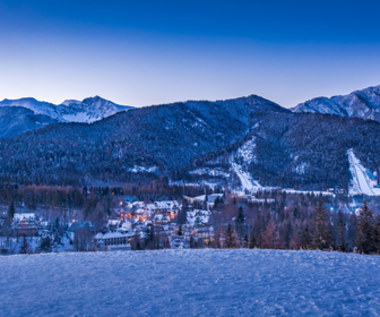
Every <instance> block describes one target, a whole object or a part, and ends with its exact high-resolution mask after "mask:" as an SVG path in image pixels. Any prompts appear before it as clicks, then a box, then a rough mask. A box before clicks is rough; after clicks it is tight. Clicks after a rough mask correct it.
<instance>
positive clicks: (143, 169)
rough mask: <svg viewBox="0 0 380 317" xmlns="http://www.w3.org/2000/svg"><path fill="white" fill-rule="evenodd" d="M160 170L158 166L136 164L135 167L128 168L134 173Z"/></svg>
mask: <svg viewBox="0 0 380 317" xmlns="http://www.w3.org/2000/svg"><path fill="white" fill-rule="evenodd" d="M157 170H158V168H157V166H147V167H145V166H139V165H134V166H133V168H130V169H128V171H129V172H132V173H154V172H156V171H157Z"/></svg>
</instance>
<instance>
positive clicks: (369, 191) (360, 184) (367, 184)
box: [347, 149, 380, 196]
mask: <svg viewBox="0 0 380 317" xmlns="http://www.w3.org/2000/svg"><path fill="white" fill-rule="evenodd" d="M347 155H348V162H349V164H350V172H351V175H352V183H351V186H350V189H349V193H350V195H361V194H363V195H367V196H377V195H380V188H376V187H375V186H374V184H373V182H372V181H371V179H370V178H369V177H368V174H367V172H366V170H365V168H364V167H363V165H362V164H361V162H360V160H359V159H358V158H357V157H356V155H355V153H354V151H353V149H349V150H348V151H347Z"/></svg>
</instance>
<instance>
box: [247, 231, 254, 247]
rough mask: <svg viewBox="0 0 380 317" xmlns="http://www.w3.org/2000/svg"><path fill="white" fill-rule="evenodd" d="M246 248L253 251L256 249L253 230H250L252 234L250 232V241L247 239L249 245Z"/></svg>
mask: <svg viewBox="0 0 380 317" xmlns="http://www.w3.org/2000/svg"><path fill="white" fill-rule="evenodd" d="M248 247H249V248H250V249H253V248H255V247H256V239H255V232H254V231H253V230H252V232H251V237H250V239H249V245H248Z"/></svg>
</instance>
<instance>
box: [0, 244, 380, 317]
mask: <svg viewBox="0 0 380 317" xmlns="http://www.w3.org/2000/svg"><path fill="white" fill-rule="evenodd" d="M0 312H1V315H2V316H90V315H91V316H193V315H196V316H270V315H275V316H282V315H292V316H299V315H307V316H379V315H380V257H379V256H361V255H355V254H343V253H335V252H332V253H327V252H319V251H274V250H207V249H203V250H164V251H141V252H113V253H101V252H98V253H66V254H64V253H60V254H45V255H26V256H21V255H16V256H8V257H0Z"/></svg>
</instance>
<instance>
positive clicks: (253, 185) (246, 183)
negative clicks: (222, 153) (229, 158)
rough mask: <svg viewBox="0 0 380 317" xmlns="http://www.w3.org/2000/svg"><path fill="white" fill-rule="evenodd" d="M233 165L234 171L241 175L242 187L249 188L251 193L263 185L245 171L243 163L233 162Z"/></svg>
mask: <svg viewBox="0 0 380 317" xmlns="http://www.w3.org/2000/svg"><path fill="white" fill-rule="evenodd" d="M231 167H232V170H233V171H234V173H235V174H236V175H237V176H238V177H239V180H240V183H241V187H242V189H243V191H244V190H247V191H248V192H250V193H256V192H257V191H258V190H259V189H260V188H262V186H261V185H260V184H259V183H258V182H257V181H255V180H253V179H252V178H251V176H250V175H249V174H248V173H247V172H245V171H243V168H242V167H241V165H239V164H237V163H234V162H231Z"/></svg>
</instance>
